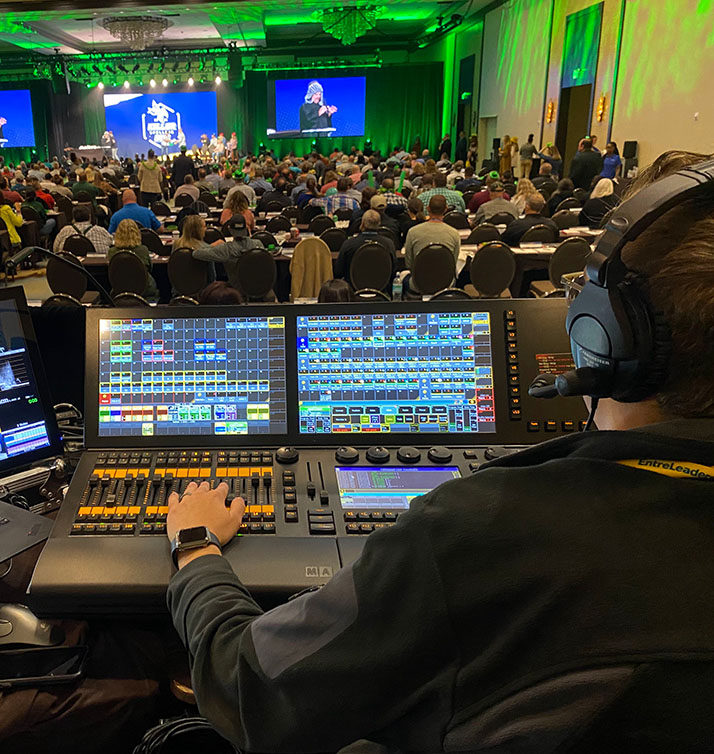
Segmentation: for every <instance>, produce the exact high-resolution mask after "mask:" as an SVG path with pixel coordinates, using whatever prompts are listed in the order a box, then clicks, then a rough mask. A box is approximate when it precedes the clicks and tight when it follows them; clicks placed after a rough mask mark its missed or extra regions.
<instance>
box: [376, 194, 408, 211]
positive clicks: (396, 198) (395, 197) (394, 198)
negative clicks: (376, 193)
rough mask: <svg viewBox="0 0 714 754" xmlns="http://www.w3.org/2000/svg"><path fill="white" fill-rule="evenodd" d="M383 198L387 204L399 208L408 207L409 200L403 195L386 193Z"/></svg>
mask: <svg viewBox="0 0 714 754" xmlns="http://www.w3.org/2000/svg"><path fill="white" fill-rule="evenodd" d="M382 196H383V197H384V198H385V199H386V200H387V204H395V205H397V206H399V207H406V206H407V200H406V199H405V198H404V197H403V196H402V195H401V194H395V193H394V192H393V191H386V192H385V193H384V194H382Z"/></svg>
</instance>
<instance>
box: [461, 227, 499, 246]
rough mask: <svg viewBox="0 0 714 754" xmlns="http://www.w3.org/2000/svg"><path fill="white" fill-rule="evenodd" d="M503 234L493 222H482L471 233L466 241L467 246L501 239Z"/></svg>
mask: <svg viewBox="0 0 714 754" xmlns="http://www.w3.org/2000/svg"><path fill="white" fill-rule="evenodd" d="M500 239H501V234H500V233H499V232H498V228H497V227H496V226H495V225H491V223H481V225H477V226H476V227H475V228H474V229H473V230H472V231H471V233H470V234H469V237H468V238H467V239H466V240H465V241H464V244H466V245H467V246H468V245H470V244H478V243H486V242H487V241H499V240H500Z"/></svg>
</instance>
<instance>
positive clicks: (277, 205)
mask: <svg viewBox="0 0 714 754" xmlns="http://www.w3.org/2000/svg"><path fill="white" fill-rule="evenodd" d="M283 206H284V205H283V203H282V202H279V201H278V200H277V199H271V200H270V201H269V202H268V203H267V204H266V205H265V211H266V212H282V211H283Z"/></svg>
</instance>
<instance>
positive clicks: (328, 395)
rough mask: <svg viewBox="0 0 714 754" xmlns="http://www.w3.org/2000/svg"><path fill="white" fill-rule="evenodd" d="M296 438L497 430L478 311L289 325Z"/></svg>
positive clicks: (482, 315) (483, 321)
mask: <svg viewBox="0 0 714 754" xmlns="http://www.w3.org/2000/svg"><path fill="white" fill-rule="evenodd" d="M297 355H298V406H299V420H300V433H301V434H327V433H352V432H359V433H382V432H400V433H401V432H405V433H432V432H433V433H447V432H495V431H496V422H495V408H494V392H493V366H492V359H491V329H490V321H489V315H488V313H486V312H449V313H446V312H434V313H432V312H423V313H406V314H400V313H395V314H392V313H389V314H364V315H362V314H346V315H332V316H329V315H324V316H310V317H298V318H297Z"/></svg>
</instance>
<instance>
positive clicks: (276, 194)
mask: <svg viewBox="0 0 714 754" xmlns="http://www.w3.org/2000/svg"><path fill="white" fill-rule="evenodd" d="M286 186H287V184H286V182H285V179H284V178H277V179H276V180H275V181H274V183H273V186H272V188H271V190H269V191H266V192H265V193H264V194H263V196H261V197H260V201H259V202H258V206H257V208H256V209H257V211H258V212H266V211H267V209H266V208H267V206H268V204H269V203H270V202H277V203H278V204H279V205H280V207H281V208H282V207H289V206H290V197H289V196H288V195H287V194H286V193H285V189H286ZM277 211H278V212H280V209H278V210H277Z"/></svg>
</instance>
